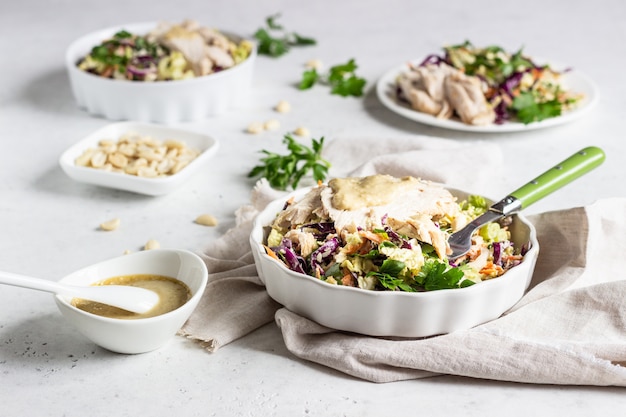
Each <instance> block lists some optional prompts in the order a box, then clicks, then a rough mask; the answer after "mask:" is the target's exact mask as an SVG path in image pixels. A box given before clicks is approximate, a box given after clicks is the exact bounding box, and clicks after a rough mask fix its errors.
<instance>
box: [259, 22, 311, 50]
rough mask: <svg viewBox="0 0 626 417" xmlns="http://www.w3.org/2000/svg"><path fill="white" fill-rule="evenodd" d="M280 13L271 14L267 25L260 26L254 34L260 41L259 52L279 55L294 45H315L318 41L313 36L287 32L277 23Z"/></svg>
mask: <svg viewBox="0 0 626 417" xmlns="http://www.w3.org/2000/svg"><path fill="white" fill-rule="evenodd" d="M279 17H280V14H279V13H278V14H275V15H272V16H269V17H267V18H266V19H265V23H266V24H267V27H265V28H260V29H258V30H257V31H256V33H255V34H254V37H255V38H256V39H257V40H258V41H259V46H258V49H257V51H258V53H259V54H260V55H269V56H272V57H279V56H281V55H284V54H286V53H287V52H289V49H290V48H291V47H292V46H306V45H315V44H316V43H317V42H316V41H315V39H313V38H309V37H306V36H301V35H299V34H297V33H296V32H287V31H286V30H285V28H284V27H283V26H282V25H280V24H279V23H277V20H278V18H279Z"/></svg>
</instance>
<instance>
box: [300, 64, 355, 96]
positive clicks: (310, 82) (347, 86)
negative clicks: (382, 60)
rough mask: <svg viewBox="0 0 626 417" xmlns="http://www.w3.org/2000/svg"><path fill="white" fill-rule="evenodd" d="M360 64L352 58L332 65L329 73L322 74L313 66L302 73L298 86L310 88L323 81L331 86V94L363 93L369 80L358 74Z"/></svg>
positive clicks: (348, 94) (351, 94)
mask: <svg viewBox="0 0 626 417" xmlns="http://www.w3.org/2000/svg"><path fill="white" fill-rule="evenodd" d="M357 68H358V66H357V65H356V62H355V61H354V59H350V60H349V61H348V62H347V63H345V64H340V65H335V66H334V67H331V68H330V70H329V71H328V74H320V73H318V72H317V69H315V68H311V69H309V70H307V71H305V72H304V73H303V74H302V80H301V81H300V85H299V86H298V87H299V88H300V90H308V89H310V88H312V87H313V86H314V85H315V84H318V83H321V84H326V85H328V86H330V87H331V91H330V93H331V94H337V95H340V96H342V97H347V96H354V97H360V96H362V95H363V88H364V87H365V84H366V83H367V81H366V80H365V79H364V78H361V77H358V76H357V75H356V69H357Z"/></svg>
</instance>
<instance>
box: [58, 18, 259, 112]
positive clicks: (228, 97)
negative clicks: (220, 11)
mask: <svg viewBox="0 0 626 417" xmlns="http://www.w3.org/2000/svg"><path fill="white" fill-rule="evenodd" d="M255 58H256V48H255V46H254V43H253V42H252V41H250V40H247V39H244V38H243V37H241V36H237V35H235V34H231V33H228V32H222V31H219V30H215V29H211V28H208V27H203V26H201V25H199V24H197V23H196V22H194V21H184V22H182V23H180V24H178V23H169V22H160V23H158V22H154V23H135V24H128V25H124V26H118V27H112V28H108V29H103V30H99V31H96V32H93V33H90V34H88V35H85V36H83V37H81V38H79V39H78V40H76V41H74V42H73V43H72V44H71V45H70V46H69V47H68V49H67V52H66V56H65V60H66V67H67V71H68V74H69V78H70V85H71V88H72V92H73V94H74V97H75V99H76V101H77V103H78V105H79V106H80V107H81V108H84V109H86V110H87V111H88V112H89V113H91V114H93V115H98V116H104V117H105V118H107V119H111V120H136V121H144V122H157V123H175V122H181V121H193V120H199V119H203V118H206V117H209V116H213V115H218V114H222V113H225V112H227V111H229V110H230V109H232V108H236V107H241V106H243V105H245V104H246V102H247V100H248V98H249V90H250V86H251V82H252V76H253V69H254V61H255Z"/></svg>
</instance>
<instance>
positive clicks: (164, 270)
mask: <svg viewBox="0 0 626 417" xmlns="http://www.w3.org/2000/svg"><path fill="white" fill-rule="evenodd" d="M135 274H148V275H161V276H166V277H170V278H174V279H177V280H179V281H181V282H182V283H184V284H185V285H187V287H188V288H189V290H190V291H191V297H190V298H189V300H188V301H187V302H186V303H185V304H183V305H182V306H181V307H179V308H177V309H175V310H173V311H170V312H168V313H164V314H161V315H158V316H154V317H149V318H138V319H118V318H109V317H104V316H100V315H96V314H92V313H88V312H86V311H83V310H81V309H79V308H77V307H75V306H74V305H73V304H72V298H71V297H64V296H59V295H57V296H55V301H56V303H57V306H58V307H59V310H60V311H61V313H62V314H63V316H64V317H65V318H66V319H67V320H68V321H69V322H70V323H72V324H73V325H74V326H75V327H76V328H77V329H78V330H79V331H80V332H81V333H82V334H83V335H84V336H85V337H87V338H88V339H90V340H91V341H92V342H94V343H96V344H97V345H99V346H101V347H103V348H105V349H108V350H110V351H113V352H117V353H125V354H136V353H144V352H149V351H152V350H155V349H158V348H160V347H161V346H163V345H164V344H165V343H167V341H168V340H170V339H171V338H172V337H173V336H174V335H175V334H176V332H177V331H178V330H179V329H180V328H181V327H182V325H183V324H184V323H185V322H186V321H187V319H188V318H189V316H190V315H191V313H192V312H193V310H194V309H195V308H196V306H197V305H198V302H199V301H200V299H201V298H202V294H203V293H204V289H205V287H206V284H207V280H208V272H207V269H206V265H205V263H204V261H203V260H202V259H201V258H200V257H199V256H198V255H196V254H194V253H192V252H189V251H186V250H175V249H155V250H148V251H142V252H135V253H132V254H129V255H124V256H120V257H117V258H113V259H109V260H106V261H103V262H100V263H97V264H94V265H90V266H88V267H86V268H83V269H81V270H78V271H76V272H74V273H72V274H70V275H68V276H66V277H64V278H63V279H61V282H63V283H65V284H73V285H92V284H94V283H96V282H100V281H103V280H106V279H109V278H112V277H119V276H126V275H135Z"/></svg>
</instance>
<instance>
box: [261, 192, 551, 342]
mask: <svg viewBox="0 0 626 417" xmlns="http://www.w3.org/2000/svg"><path fill="white" fill-rule="evenodd" d="M449 190H450V191H451V192H452V194H454V195H455V196H457V197H458V198H459V199H464V198H466V197H467V195H468V194H467V193H465V192H462V191H459V190H454V189H449ZM308 191H309V189H302V190H298V191H296V192H294V193H292V194H290V195H288V196H286V197H284V198H281V199H279V200H277V201H274V202H272V203H270V204H269V205H268V206H267V208H266V209H265V210H264V211H263V212H261V213H260V214H259V216H258V217H257V218H256V220H255V223H254V226H253V229H252V233H251V234H250V244H251V247H252V254H253V256H254V260H255V263H256V267H257V271H258V273H259V277H260V279H261V281H262V282H263V283H264V284H265V287H266V288H267V292H268V294H269V295H270V297H272V298H273V299H274V300H276V301H277V302H278V303H280V304H282V305H283V306H285V307H286V308H287V309H289V310H291V311H293V312H294V313H297V314H299V315H302V316H304V317H306V318H309V319H311V320H313V321H315V322H317V323H319V324H321V325H324V326H327V327H330V328H333V329H337V330H343V331H348V332H355V333H360V334H364V335H371V336H395V337H410V338H415V337H427V336H434V335H438V334H445V333H450V332H454V331H457V330H464V329H469V328H471V327H474V326H477V325H479V324H482V323H485V322H487V321H490V320H494V319H497V318H498V317H500V316H501V315H502V314H503V313H504V312H506V311H507V310H508V309H510V308H511V307H512V306H513V305H514V304H515V303H517V302H518V301H519V299H520V298H521V297H522V296H523V295H524V293H525V291H526V289H527V288H528V285H529V284H530V281H531V277H532V274H533V271H534V268H535V263H536V260H537V256H538V254H539V243H538V242H537V237H536V231H535V228H534V227H533V225H532V224H531V223H529V222H528V220H527V219H526V218H525V217H524V216H522V215H519V214H518V215H515V216H514V218H513V224H512V226H511V234H512V240H513V241H514V242H515V245H516V246H517V247H522V245H530V249H529V250H528V252H527V253H526V254H525V255H524V259H523V261H522V263H521V264H520V265H518V266H516V267H514V268H512V269H510V270H509V271H507V272H506V273H505V274H504V275H503V276H501V277H499V278H496V279H492V280H488V281H484V282H481V283H478V284H476V285H472V286H470V287H466V288H458V289H452V290H439V291H431V292H420V293H405V292H399V291H395V292H391V291H370V290H363V289H360V288H353V287H345V286H339V285H332V284H328V283H326V282H323V281H321V280H318V279H316V278H313V277H311V276H308V275H304V274H299V273H296V272H293V271H291V270H289V269H287V267H285V266H284V265H283V264H282V263H281V262H279V261H277V260H275V259H273V258H271V257H270V256H268V255H267V254H266V252H265V249H264V248H263V246H262V242H263V241H264V239H265V236H266V230H265V227H266V226H268V225H269V224H271V222H272V221H273V220H274V218H275V217H276V214H277V213H279V212H280V211H281V209H282V208H283V206H284V204H285V202H286V201H287V200H288V199H289V198H290V197H292V196H293V197H295V198H296V199H298V198H300V197H302V196H303V195H304V194H306V193H307V192H308Z"/></svg>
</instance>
